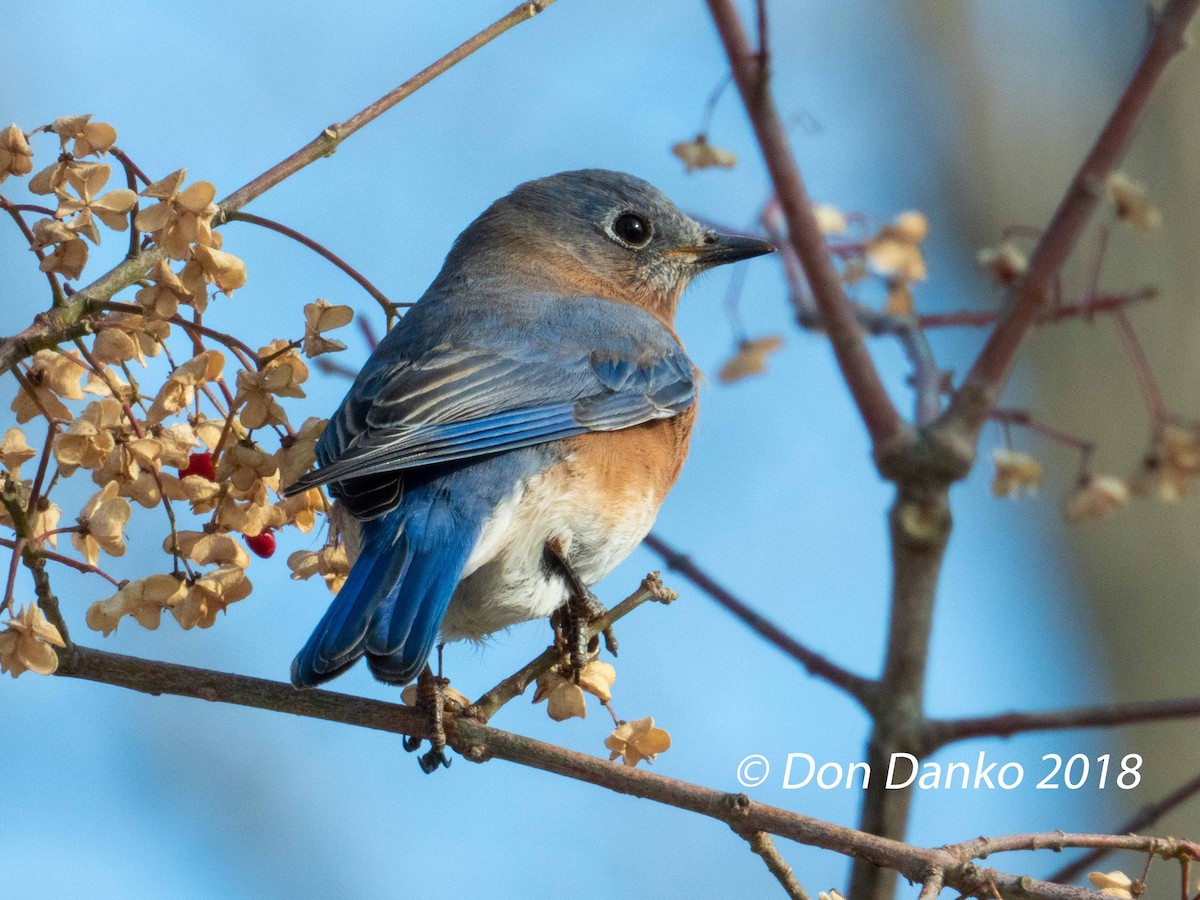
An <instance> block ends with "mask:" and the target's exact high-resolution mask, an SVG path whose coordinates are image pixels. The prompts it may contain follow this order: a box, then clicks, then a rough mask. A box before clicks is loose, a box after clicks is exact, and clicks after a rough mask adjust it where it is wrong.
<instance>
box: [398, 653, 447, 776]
mask: <svg viewBox="0 0 1200 900" xmlns="http://www.w3.org/2000/svg"><path fill="white" fill-rule="evenodd" d="M439 668H441V667H440V666H439ZM449 683H450V682H449V681H448V680H447V679H445V678H443V677H441V675H434V674H433V670H432V669H430V668H429V666H426V667H425V668H424V669H422V670H421V674H420V675H418V676H417V708H418V709H419V710H421V711H422V712H423V713H425V715H426V716H428V717H429V750H427V751H426V752H425V753H423V754H421V756H419V757H418V758H417V764H418V765H419V766H420V767H421V771H422V772H424V773H425V774H426V775H431V774H433V773H434V772H436V771H437V768H438V766H444V767H445V768H447V769H448V768H450V758H449V757H448V756H446V729H445V724H444V720H443V716H444V714H445V708H446V695H445V692H444V690H443V689H444V688H445V687H446V685H448V684H449ZM420 746H421V739H420V738H413V737H407V736H406V737H405V738H404V749H405V750H407V751H409V752H410V753H411V752H412V751H414V750H416V749H418V748H419V747H420Z"/></svg>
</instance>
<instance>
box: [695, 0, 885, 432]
mask: <svg viewBox="0 0 1200 900" xmlns="http://www.w3.org/2000/svg"><path fill="white" fill-rule="evenodd" d="M708 8H709V11H710V12H711V13H712V17H713V20H714V21H715V22H716V25H717V30H718V32H720V35H721V42H722V43H723V44H724V46H725V54H726V56H728V57H729V65H730V67H731V68H732V70H733V77H734V80H735V81H736V82H737V86H738V91H739V93H740V94H741V96H742V102H743V103H744V104H745V107H746V112H747V113H748V114H749V116H750V124H751V125H752V126H753V128H754V134H755V136H756V137H757V139H758V144H759V147H760V148H761V149H762V154H763V159H764V161H765V162H766V164H767V170H768V172H769V173H770V176H771V182H772V184H773V185H774V189H775V196H776V198H777V199H778V200H779V205H780V208H781V209H782V210H783V215H784V219H785V220H786V221H787V227H788V239H789V241H790V243H791V245H792V247H793V248H794V249H795V251H796V255H797V256H798V257H799V258H800V262H801V264H802V265H803V266H804V272H805V274H806V275H807V277H808V283H809V285H810V286H811V287H812V292H813V296H814V297H815V299H816V301H817V305H818V306H819V307H820V309H821V318H822V320H823V322H824V326H825V330H826V331H827V332H828V334H829V338H830V342H831V343H832V345H833V352H834V355H835V356H836V357H837V361H838V365H839V366H840V367H841V370H842V375H843V376H844V377H845V379H846V384H847V385H848V386H849V388H850V393H851V394H852V395H853V396H854V402H855V403H856V404H857V406H858V411H859V413H860V414H861V415H862V418H863V422H864V423H865V424H866V426H867V431H868V432H870V435H871V440H872V442H873V443H874V444H875V446H876V450H877V452H878V451H879V450H880V449H882V448H885V447H887V446H888V445H891V444H892V443H894V442H896V441H897V440H899V439H902V438H903V437H904V435H905V434H906V425H905V423H904V420H903V419H902V418H901V417H900V413H899V412H897V411H896V407H895V405H894V404H893V403H892V400H891V398H890V397H889V396H888V393H887V389H886V388H884V386H883V381H882V380H881V379H880V377H879V372H878V371H877V370H876V368H875V363H874V361H873V360H872V359H871V353H870V351H869V350H868V349H867V345H866V342H865V341H864V340H863V333H862V329H861V328H860V327H859V325H858V322H857V320H856V318H855V314H854V308H853V305H852V304H851V303H850V298H849V297H847V296H846V292H845V290H844V289H843V287H842V282H841V279H840V278H839V277H838V272H837V269H836V268H835V267H834V265H833V259H832V257H831V256H830V255H829V248H828V247H827V246H826V244H825V237H824V235H823V234H822V233H821V229H820V228H819V227H818V225H817V220H816V218H815V217H814V215H813V211H812V201H811V200H810V199H809V196H808V190H807V189H806V188H805V186H804V179H803V178H802V177H801V175H800V170H799V168H798V167H797V166H796V161H795V158H794V157H793V156H792V150H791V146H790V143H789V141H788V136H787V128H786V127H785V126H784V124H783V121H782V120H781V119H780V117H779V110H778V109H777V108H776V107H775V101H774V100H773V99H772V97H771V92H770V88H769V86H768V83H767V82H768V78H767V69H766V59H765V57H764V56H760V55H759V53H758V52H756V51H755V49H754V48H753V47H752V46H751V44H750V39H749V37H748V36H747V35H746V29H745V27H744V26H743V25H742V20H741V17H740V16H739V15H738V12H737V9H736V8H735V7H734V5H733V2H732V0H708Z"/></svg>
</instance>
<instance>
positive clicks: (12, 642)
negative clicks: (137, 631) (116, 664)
mask: <svg viewBox="0 0 1200 900" xmlns="http://www.w3.org/2000/svg"><path fill="white" fill-rule="evenodd" d="M38 133H44V134H48V135H51V136H54V137H57V141H56V142H55V146H54V150H55V160H54V162H52V163H51V164H50V165H49V166H47V167H45V168H44V169H42V170H41V171H39V172H37V174H35V175H33V177H32V178H30V179H29V180H28V181H27V182H26V183H25V187H26V188H27V189H28V190H29V191H30V192H31V193H32V194H34V195H40V196H47V197H51V198H53V200H54V201H55V202H56V204H57V206H56V208H55V209H54V210H53V215H52V216H47V217H45V218H42V219H40V220H39V221H36V222H33V223H32V224H31V225H30V226H29V232H28V233H29V235H30V236H31V248H32V249H33V250H34V251H35V252H36V253H37V255H38V258H39V260H40V262H39V265H40V268H41V270H42V271H43V272H46V273H47V275H48V277H49V278H50V281H51V284H52V285H53V287H54V293H55V299H56V300H61V299H62V298H64V297H66V296H67V294H68V293H69V291H68V290H67V289H66V288H65V287H64V285H63V284H62V282H63V280H73V279H77V278H79V277H80V276H81V275H82V273H83V270H84V267H85V266H86V265H87V261H88V246H89V243H90V244H92V245H98V244H100V242H101V239H102V236H103V234H104V231H105V230H111V231H118V232H121V231H128V230H129V229H130V228H133V229H135V230H136V232H137V235H138V236H140V238H141V240H142V241H143V242H149V243H151V244H153V245H155V246H157V247H159V248H161V250H162V251H163V256H164V258H163V259H162V260H161V261H160V262H158V263H157V264H156V265H155V266H154V268H153V269H152V270H150V271H149V272H148V273H146V276H145V277H144V279H143V280H142V281H140V282H139V283H138V284H137V285H136V286H134V288H133V289H132V291H131V292H132V296H131V297H130V298H129V299H128V300H126V299H124V298H122V297H120V296H117V297H116V298H114V303H113V304H112V307H113V308H107V309H104V310H102V311H101V312H99V313H97V314H96V315H94V316H93V317H92V319H91V323H92V325H91V332H90V333H89V334H88V335H87V336H86V337H84V338H81V339H79V340H76V341H74V343H73V344H72V343H67V344H66V345H65V346H58V347H51V348H47V349H41V350H38V352H37V353H35V354H33V355H32V356H30V357H29V358H27V359H26V360H24V361H23V362H21V363H20V364H19V366H18V367H17V369H16V375H17V379H18V382H19V385H20V389H19V390H18V391H17V393H16V396H15V398H14V400H13V402H12V407H11V409H12V412H13V413H14V414H15V417H16V421H17V423H18V426H19V427H16V428H10V429H8V430H7V431H6V432H5V433H4V434H3V436H2V437H0V488H2V492H0V499H3V504H0V527H3V528H5V529H8V530H9V531H11V532H13V534H12V535H11V536H10V538H9V539H8V544H9V546H18V547H21V546H23V547H25V548H26V552H27V553H32V554H33V555H34V556H39V555H40V556H44V557H45V558H46V561H47V563H51V564H54V563H57V564H63V565H69V566H72V567H74V568H76V569H78V570H80V571H83V572H87V573H92V574H95V575H97V576H99V577H103V578H106V579H108V581H109V583H110V585H111V588H112V589H110V591H109V596H106V597H103V599H100V600H97V601H96V602H94V603H93V604H92V605H91V606H90V607H89V608H88V610H87V614H86V621H87V624H88V626H89V627H90V628H93V629H95V630H97V631H99V632H102V633H103V634H106V635H107V634H111V633H112V632H113V631H114V630H116V629H117V628H118V627H119V625H120V623H121V621H122V620H123V619H125V618H127V617H128V618H130V619H132V620H133V621H135V622H137V623H138V624H140V625H141V626H143V627H145V628H157V627H158V626H159V624H160V622H161V620H162V614H163V613H164V612H170V614H171V615H172V616H173V617H174V619H175V620H176V621H177V622H178V624H179V625H180V626H181V627H182V628H184V629H191V628H197V627H198V628H208V627H211V626H212V625H213V624H214V623H215V621H216V619H217V616H218V614H219V613H221V612H224V611H226V610H227V609H228V608H229V606H230V605H231V604H233V603H236V602H238V601H241V600H244V599H245V598H246V597H248V596H249V595H250V592H251V589H252V585H251V581H250V579H249V578H248V577H247V574H246V572H247V569H248V567H249V565H250V560H251V553H253V554H256V555H258V556H270V555H271V554H272V553H273V552H274V548H275V543H276V539H275V533H276V532H278V531H280V530H281V529H284V528H295V529H296V530H297V531H299V532H301V533H309V532H312V531H313V530H314V529H315V528H316V527H317V524H318V517H319V516H321V515H324V513H325V512H326V510H327V501H326V499H325V497H324V495H323V494H322V492H321V491H320V490H316V489H314V490H311V491H308V492H307V493H305V494H302V495H300V496H297V497H292V498H289V499H287V500H282V499H280V498H279V496H278V493H277V492H278V491H279V489H280V487H281V486H283V485H286V484H289V483H291V482H292V481H294V480H295V479H296V478H298V477H299V476H300V475H301V474H303V473H304V472H305V471H307V469H308V468H309V467H310V466H311V465H312V463H313V460H314V457H315V453H316V442H317V440H318V438H320V436H321V432H322V430H323V429H324V427H325V421H324V420H321V419H308V420H307V421H305V422H304V423H303V425H301V426H300V428H299V429H298V430H297V429H296V428H293V426H292V424H291V422H290V420H289V418H288V414H287V412H286V410H285V408H284V402H286V401H287V400H288V399H289V398H300V397H303V396H304V387H303V386H304V384H305V382H306V381H307V379H308V377H309V370H308V364H307V363H306V362H305V360H306V358H307V359H311V358H312V357H314V356H318V355H320V354H324V353H330V352H334V351H338V350H343V349H345V345H344V344H343V343H341V342H340V341H337V340H334V339H333V338H331V337H329V336H327V332H329V331H332V330H333V329H336V328H339V327H342V326H344V325H346V324H347V323H349V322H350V321H351V319H352V318H353V312H352V311H351V309H350V308H349V307H347V306H341V305H334V304H330V303H328V302H326V301H325V300H317V301H316V302H313V303H309V304H307V305H306V306H305V307H304V310H303V316H301V315H299V314H297V315H296V316H295V321H293V322H285V323H283V325H282V327H285V328H288V329H289V330H290V331H291V334H290V335H289V336H288V338H280V339H276V340H273V341H270V342H269V343H267V344H266V345H265V346H263V347H261V348H260V349H259V350H258V351H257V352H255V351H253V350H251V349H250V347H249V346H248V345H247V344H246V343H244V342H242V341H241V340H238V339H237V338H235V337H233V336H231V335H227V334H223V333H222V332H220V331H218V330H216V329H215V328H214V323H213V322H212V321H205V322H204V323H203V325H201V322H200V319H201V315H202V314H205V313H207V312H210V310H209V306H210V302H211V300H212V294H213V293H215V294H223V295H226V296H228V295H232V294H233V292H234V291H236V290H237V289H239V288H242V287H243V286H244V285H245V283H246V267H245V264H244V263H243V262H242V261H241V260H240V259H238V258H237V257H236V256H234V255H232V254H230V253H228V252H226V251H224V250H223V249H222V241H221V235H220V233H219V232H217V231H215V230H214V225H216V224H218V219H217V217H218V213H219V207H218V206H217V204H216V203H215V202H214V201H215V197H216V188H215V187H214V186H213V185H212V184H211V183H209V182H207V181H195V182H192V183H191V184H187V171H186V170H185V169H179V170H177V171H175V172H172V173H171V174H169V175H167V176H166V177H164V178H161V179H159V180H158V181H155V182H150V183H148V181H149V180H148V179H144V178H142V176H141V170H140V169H138V168H137V167H136V165H135V164H133V163H132V161H130V160H129V158H128V157H127V156H126V155H125V154H124V153H122V152H121V151H120V150H119V149H118V148H117V147H116V141H117V132H116V129H114V128H113V127H112V126H111V125H109V124H107V123H103V122H94V121H92V119H91V117H90V116H69V117H63V118H59V119H56V120H55V121H54V124H53V125H50V126H48V127H46V128H42V129H38V130H37V132H33V133H29V134H27V133H25V132H24V131H22V130H21V129H20V128H19V127H18V126H16V125H12V126H9V127H8V128H7V129H5V130H3V131H0V181H4V180H5V179H7V178H12V177H15V178H22V177H23V176H26V175H28V174H29V173H31V172H32V171H33V170H34V165H33V149H32V148H31V146H30V143H31V139H32V138H34V137H35V136H36V134H38ZM105 157H108V158H110V159H112V160H114V161H119V163H120V166H121V169H120V171H121V172H122V175H123V179H122V180H128V181H129V183H131V184H136V183H137V181H138V180H140V181H141V183H142V188H141V191H140V193H138V192H135V191H134V190H133V189H131V188H128V187H112V186H111V184H110V182H111V180H112V176H113V171H112V169H113V166H112V165H110V164H109V163H108V162H106V161H104V160H103V158H105ZM114 165H115V162H114ZM139 204H140V205H139ZM135 245H136V242H135ZM135 372H136V374H135ZM85 474H86V475H89V476H90V478H91V481H92V482H93V483H94V485H95V489H94V491H93V493H92V494H91V496H90V498H88V499H87V500H86V501H85V502H84V503H83V505H82V506H81V507H79V508H78V509H76V510H72V511H71V512H69V513H67V514H65V515H64V510H63V509H62V508H60V506H59V505H58V503H56V502H55V499H54V495H55V493H56V491H58V489H59V486H60V485H62V484H63V483H64V482H66V481H68V480H70V479H72V478H74V479H79V478H82V477H84V475H85ZM139 508H141V509H143V510H146V511H148V512H145V513H138V515H139V516H141V515H144V516H145V522H144V523H143V522H141V521H140V520H137V521H135V518H134V514H135V512H137V510H138V509H139ZM164 510H165V511H166V513H167V515H163V511H164ZM134 528H137V529H138V532H137V533H138V534H139V535H143V534H145V533H146V529H153V530H154V531H153V533H154V534H155V537H154V539H153V541H152V543H153V545H157V544H158V543H159V542H160V541H161V544H162V548H163V551H164V552H165V554H166V555H167V558H168V563H167V565H166V566H165V567H164V568H165V569H166V571H163V572H160V573H156V574H150V575H148V576H145V577H139V578H136V579H134V580H126V579H123V578H121V577H119V576H118V575H116V574H113V573H110V572H109V571H108V567H109V566H111V565H112V564H113V560H115V559H118V558H120V557H122V556H124V555H125V553H126V551H127V549H128V540H129V534H130V533H131V532H132V531H133V529H134ZM67 535H69V537H70V541H69V547H68V546H67V544H66V542H65V541H64V542H62V543H61V544H60V541H59V538H60V537H63V536H67ZM142 543H143V546H145V538H144V537H143V538H142ZM248 551H250V552H248ZM289 563H290V564H291V568H292V570H293V572H294V574H295V577H298V578H306V577H308V576H309V575H312V574H318V573H319V574H320V575H322V577H323V578H324V579H325V582H326V584H328V585H329V587H330V589H331V590H336V589H337V588H338V587H339V586H340V584H341V581H342V580H344V578H345V575H346V573H347V572H348V570H349V563H348V560H347V556H346V550H345V548H344V547H343V546H342V545H341V544H340V542H339V541H338V538H337V536H336V534H332V535H331V537H330V541H329V543H328V544H327V545H326V546H324V547H322V548H321V549H318V550H314V551H303V552H301V553H300V554H293V555H292V557H291V559H289ZM12 593H13V591H11V590H10V592H9V595H8V596H5V597H4V598H3V601H0V611H7V613H8V618H7V621H5V622H4V623H3V624H2V625H0V668H2V669H3V671H6V672H9V673H11V674H12V675H13V676H16V675H19V674H21V673H23V672H26V671H31V672H35V673H39V674H49V673H51V672H53V671H54V670H55V668H56V667H57V664H58V663H57V655H56V653H55V648H59V647H63V646H64V644H65V638H66V635H65V633H64V632H63V631H61V630H60V628H59V624H61V620H55V619H54V616H53V615H51V620H48V619H47V618H46V616H47V614H50V613H51V609H50V608H48V607H47V608H46V609H43V608H42V606H40V605H39V604H38V603H36V602H35V603H27V604H25V605H23V606H22V607H21V608H20V610H19V611H18V610H17V604H16V603H15V602H14V601H15V598H14V597H13V596H12ZM52 620H53V621H52ZM56 622H58V623H59V624H56Z"/></svg>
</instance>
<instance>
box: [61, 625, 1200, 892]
mask: <svg viewBox="0 0 1200 900" xmlns="http://www.w3.org/2000/svg"><path fill="white" fill-rule="evenodd" d="M57 674H58V675H59V676H63V677H67V678H80V679H84V680H87V681H93V682H99V683H102V684H111V685H114V686H117V687H123V688H127V689H129V690H134V691H140V692H142V693H146V694H151V695H155V696H157V695H161V694H171V695H175V696H181V697H194V698H197V699H202V700H208V701H210V702H214V703H218V702H219V703H232V704H237V705H239V706H250V707H255V708H257V709H266V710H274V711H276V712H285V713H290V714H292V715H298V716H305V717H308V718H314V719H323V720H326V721H330V722H339V723H342V724H345V725H354V726H358V727H362V728H372V729H375V730H378V731H386V732H390V733H393V734H407V735H412V736H415V737H421V738H426V737H428V736H429V725H428V722H427V720H426V717H425V716H423V715H422V714H421V713H420V712H418V711H417V710H416V709H414V708H412V707H407V706H400V705H398V704H394V703H385V702H383V701H381V700H371V699H367V698H364V697H354V696H350V695H348V694H339V693H335V692H333V691H322V690H312V691H297V690H296V689H295V688H293V687H292V686H291V685H289V684H284V683H282V682H276V681H268V680H266V679H262V678H251V677H249V676H246V675H234V674H231V673H226V672H216V671H212V670H209V669H197V668H194V667H192V666H181V665H176V664H174V663H166V662H157V661H152V660H146V659H138V658H136V657H131V656H122V655H120V654H116V653H106V652H104V651H101V650H93V649H91V648H88V647H80V646H78V645H75V646H74V647H72V648H71V649H69V650H67V651H64V652H63V654H62V657H61V659H60V664H59V668H58V673H57ZM446 727H447V738H448V740H449V742H450V744H451V746H453V747H454V749H455V750H456V751H458V752H459V753H460V754H462V755H463V756H464V757H465V758H467V759H469V760H472V761H473V762H485V761H487V760H491V759H503V760H507V761H509V762H514V763H517V764H519V765H524V766H529V767H531V768H535V769H540V770H542V771H544V772H549V773H551V774H555V775H561V776H565V777H567V778H571V779H574V780H576V781H583V782H587V783H589V784H594V785H598V786H600V787H604V788H607V789H609V790H612V791H616V792H617V793H621V794H628V795H630V796H634V797H641V798H644V799H647V800H654V801H656V802H659V803H663V804H666V805H668V806H673V807H676V808H678V809H683V810H688V811H690V812H694V813H698V814H700V815H704V816H708V817H710V818H713V819H717V820H718V821H721V822H724V823H726V824H727V825H729V826H730V827H731V828H732V829H733V830H734V831H736V832H737V833H738V834H753V833H754V832H758V831H761V832H765V833H767V834H772V835H775V836H778V837H785V838H788V839H790V840H794V841H796V842H798V843H801V844H805V845H808V846H813V847H820V848H823V849H826V850H831V851H833V852H835V853H841V854H844V855H847V856H853V857H855V858H858V859H865V860H868V861H870V862H871V863H873V864H875V865H878V866H884V867H887V868H890V869H894V870H895V871H897V872H899V873H900V874H901V875H903V876H904V877H906V878H908V879H909V880H911V881H924V880H925V879H928V878H929V877H930V876H931V875H933V874H934V873H936V872H938V871H941V872H942V873H943V877H944V883H945V884H946V886H948V887H951V888H954V889H956V890H958V891H960V892H962V894H963V895H964V896H988V897H990V896H991V894H990V893H989V892H990V891H991V890H992V887H993V886H994V887H995V889H996V890H998V891H999V892H1000V895H1001V896H1002V897H1006V898H1008V897H1012V898H1017V897H1020V898H1025V900H1030V898H1041V900H1088V898H1092V897H1094V896H1095V894H1094V893H1092V892H1091V891H1088V890H1087V889H1085V888H1076V887H1067V886H1064V885H1057V884H1051V883H1049V882H1045V881H1038V880H1035V879H1032V878H1029V877H1027V876H1023V875H1005V874H1001V873H999V872H996V871H994V870H992V869H983V868H980V867H978V866H977V865H975V864H974V863H973V861H972V860H973V859H975V858H978V857H979V856H980V855H981V854H983V853H993V852H1000V851H1003V850H1018V849H1040V848H1054V849H1063V848H1066V847H1094V846H1103V847H1111V848H1114V849H1128V850H1140V851H1142V852H1149V853H1156V854H1158V855H1163V856H1171V857H1187V858H1193V859H1195V858H1200V848H1197V847H1196V846H1195V845H1194V844H1191V843H1189V842H1186V841H1176V840H1174V839H1171V838H1153V837H1140V836H1137V835H1123V836H1112V835H1074V834H1064V833H1062V832H1055V833H1053V834H1024V835H1008V836H1002V837H996V838H990V839H989V838H983V839H980V840H979V841H973V842H969V843H968V844H962V845H957V846H955V847H946V848H939V849H927V848H923V847H914V846H911V845H909V844H905V843H902V842H900V841H895V840H890V839H888V838H880V837H876V836H875V835H872V834H867V833H866V832H862V831H855V830H854V829H852V828H844V827H842V826H840V825H835V824H833V823H831V822H824V821H822V820H820V819H814V818H812V817H810V816H805V815H802V814H800V813H795V812H790V811H788V810H785V809H780V808H778V807H774V806H769V805H767V804H764V803H758V802H756V801H753V800H751V799H750V798H749V797H747V796H746V795H745V794H739V793H728V792H726V791H718V790H713V789H712V788H707V787H703V786H701V785H696V784H691V783H689V782H685V781H680V780H679V779H676V778H668V777H666V776H663V775H658V774H656V773H654V772H646V771H642V770H641V769H636V768H633V767H630V766H624V765H617V764H614V763H611V762H608V761H607V760H603V759H600V758H599V757H595V756H589V755H587V754H584V753H579V752H576V751H574V750H568V749H566V748H564V747H558V746H555V745H553V744H548V743H545V742H544V741H539V740H535V739H534V738H529V737H525V736H523V735H519V734H513V733H511V732H507V731H501V730H500V729H497V728H492V727H490V726H488V725H483V724H481V723H479V722H477V721H474V720H473V719H470V718H468V717H464V716H450V717H448V718H447V723H446Z"/></svg>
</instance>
